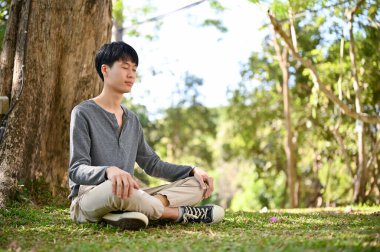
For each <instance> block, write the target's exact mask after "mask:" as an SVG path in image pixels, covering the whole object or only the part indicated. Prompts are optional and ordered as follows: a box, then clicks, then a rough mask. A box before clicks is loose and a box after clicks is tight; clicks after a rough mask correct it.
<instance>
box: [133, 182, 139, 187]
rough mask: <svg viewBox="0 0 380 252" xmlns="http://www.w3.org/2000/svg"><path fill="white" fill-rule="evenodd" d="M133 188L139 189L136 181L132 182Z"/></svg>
mask: <svg viewBox="0 0 380 252" xmlns="http://www.w3.org/2000/svg"><path fill="white" fill-rule="evenodd" d="M133 188H135V189H140V185H139V183H137V181H134V184H133Z"/></svg>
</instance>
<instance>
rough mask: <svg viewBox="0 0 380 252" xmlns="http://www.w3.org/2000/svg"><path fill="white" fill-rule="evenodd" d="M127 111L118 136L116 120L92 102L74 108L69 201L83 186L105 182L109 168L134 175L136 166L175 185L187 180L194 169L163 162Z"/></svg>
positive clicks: (88, 101)
mask: <svg viewBox="0 0 380 252" xmlns="http://www.w3.org/2000/svg"><path fill="white" fill-rule="evenodd" d="M121 107H122V109H123V110H124V114H123V126H122V128H121V132H120V133H119V126H118V123H117V120H116V116H115V114H113V113H110V112H108V111H106V110H104V109H103V108H102V107H100V106H99V105H98V104H96V103H95V101H93V100H86V101H83V102H82V103H80V104H79V105H77V106H76V107H74V109H73V110H72V112H71V122H70V164H69V186H70V189H71V193H70V196H69V198H72V197H75V196H77V195H78V190H79V186H80V185H98V184H100V183H102V182H104V181H105V180H106V174H105V171H106V168H107V167H109V166H116V167H119V168H120V169H123V170H124V171H127V172H129V173H130V174H132V175H133V173H134V165H135V162H137V164H138V165H139V166H140V167H141V168H142V169H143V170H144V171H145V172H146V173H147V174H149V175H151V176H154V177H158V178H163V179H166V180H168V181H175V180H178V179H182V178H186V177H188V176H189V174H190V171H191V170H192V167H191V166H185V165H174V164H170V163H166V162H163V161H161V159H160V157H159V156H158V155H157V154H156V153H155V152H154V151H153V150H152V148H151V147H150V146H149V145H148V144H147V142H146V141H145V139H144V133H143V129H142V127H141V124H140V122H139V120H138V118H137V116H136V115H135V114H134V113H133V112H131V111H130V110H128V109H127V108H126V107H124V106H121Z"/></svg>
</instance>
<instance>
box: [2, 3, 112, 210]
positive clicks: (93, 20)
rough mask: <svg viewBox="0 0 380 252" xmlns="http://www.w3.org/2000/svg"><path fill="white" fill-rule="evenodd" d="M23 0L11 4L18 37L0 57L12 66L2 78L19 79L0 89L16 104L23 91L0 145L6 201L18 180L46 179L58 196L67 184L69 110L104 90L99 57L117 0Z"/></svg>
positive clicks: (11, 34)
mask: <svg viewBox="0 0 380 252" xmlns="http://www.w3.org/2000/svg"><path fill="white" fill-rule="evenodd" d="M17 4H21V8H11V12H10V20H13V19H14V18H16V17H18V20H17V22H14V23H9V24H10V25H12V27H8V28H7V31H6V34H5V41H4V44H5V43H7V42H8V43H10V42H12V41H17V44H16V46H15V47H14V46H13V47H12V46H7V47H4V53H5V54H7V55H14V57H8V58H6V57H5V58H4V62H3V57H1V61H2V63H4V64H5V65H6V66H13V72H12V71H9V70H7V71H1V74H2V76H1V78H2V79H4V80H12V79H13V80H12V81H11V83H4V82H2V83H1V87H0V91H1V92H2V93H1V95H7V96H9V97H11V103H12V104H13V103H14V102H15V99H16V98H17V96H18V94H19V93H20V90H22V89H23V92H22V94H21V95H20V97H19V102H18V103H17V104H16V106H15V109H14V110H13V111H12V113H11V114H10V115H9V118H8V121H7V128H6V130H5V134H4V138H3V141H2V143H1V145H0V207H3V206H5V203H6V202H7V200H8V199H9V197H10V196H11V195H12V193H13V192H14V191H15V189H16V188H17V184H18V181H19V180H20V179H22V180H24V181H28V180H34V179H43V180H45V181H47V182H48V183H49V184H50V188H51V190H52V193H53V195H54V194H55V193H56V190H57V188H59V187H60V186H66V183H67V167H68V157H69V123H70V112H71V110H72V108H73V107H74V106H75V105H76V104H78V103H79V102H80V101H81V100H83V99H87V98H89V97H92V96H95V95H96V94H98V93H99V92H100V90H101V88H102V83H101V81H100V79H99V78H98V77H97V73H96V70H95V68H94V58H95V53H96V51H97V49H98V48H99V47H100V46H101V45H102V44H103V43H105V42H108V41H109V40H110V38H111V27H112V20H111V15H112V3H111V0H102V1H93V0H68V1H31V0H26V1H20V0H14V1H12V5H15V6H16V5H17ZM13 25H15V26H14V27H13ZM15 30H16V31H18V32H17V34H16V33H15V32H14V31H15ZM14 36H16V37H14ZM5 50H6V51H5ZM12 50H14V51H12ZM2 56H3V52H2ZM7 69H8V68H7ZM11 69H12V67H11ZM9 75H11V76H9ZM7 85H9V86H11V89H10V90H9V88H7V87H8V86H7Z"/></svg>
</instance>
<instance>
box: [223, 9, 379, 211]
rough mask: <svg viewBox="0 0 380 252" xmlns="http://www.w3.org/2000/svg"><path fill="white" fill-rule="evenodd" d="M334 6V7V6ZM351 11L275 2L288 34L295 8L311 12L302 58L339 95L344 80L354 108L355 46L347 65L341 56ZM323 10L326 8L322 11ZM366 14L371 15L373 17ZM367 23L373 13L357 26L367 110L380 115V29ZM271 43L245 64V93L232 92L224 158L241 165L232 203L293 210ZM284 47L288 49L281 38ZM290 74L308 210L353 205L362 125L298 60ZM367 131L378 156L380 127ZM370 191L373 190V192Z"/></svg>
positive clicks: (299, 24) (300, 27)
mask: <svg viewBox="0 0 380 252" xmlns="http://www.w3.org/2000/svg"><path fill="white" fill-rule="evenodd" d="M335 4H336V5H335ZM327 5H329V6H334V7H328V8H327V7H326V6H327ZM373 6H376V9H378V8H379V6H378V3H377V4H376V3H374V2H370V3H368V4H367V6H365V7H364V8H367V9H369V10H371V11H369V13H373V12H374V11H373V9H375V8H373V9H371V7H373ZM343 7H344V6H342V4H341V3H327V2H317V1H306V2H299V1H292V2H288V1H273V2H272V5H271V9H272V11H274V13H275V14H276V17H277V18H278V19H282V20H283V23H282V25H283V26H284V29H285V30H286V31H288V26H289V23H288V20H287V19H288V17H289V16H288V15H289V9H290V8H292V11H293V13H294V14H297V13H305V15H300V17H301V18H296V19H295V29H296V34H297V42H298V50H299V52H300V54H301V55H302V56H304V57H306V58H308V59H310V60H312V62H313V63H314V64H315V65H316V66H317V69H318V72H319V73H320V76H321V78H322V80H323V81H324V82H325V83H327V84H328V87H330V88H331V89H332V90H333V92H334V93H335V94H336V95H337V96H338V95H339V89H338V79H339V78H340V77H341V83H342V93H343V97H342V100H343V102H345V103H346V104H350V106H351V107H352V106H354V97H355V93H354V90H353V88H352V81H353V80H352V75H351V71H352V66H351V63H350V56H349V42H348V41H346V42H345V44H344V57H343V59H342V63H340V59H339V51H340V38H341V36H342V34H341V33H342V31H341V29H339V27H340V26H341V24H342V20H340V19H341V18H345V16H344V15H343V14H342V13H344V11H345V8H343ZM318 9H321V11H320V12H318V11H315V10H318ZM311 10H312V11H311ZM360 13H362V14H360V15H365V12H360ZM372 15H373V14H372ZM302 17H305V18H302ZM331 17H333V18H331ZM366 20H367V18H366V17H365V16H359V18H357V21H356V22H357V23H356V24H355V25H356V26H355V28H359V30H357V32H356V33H355V41H356V50H357V58H358V67H359V69H360V70H359V71H360V74H359V78H360V81H361V83H362V87H361V88H362V93H361V95H362V103H363V104H365V106H364V110H365V111H366V112H367V113H369V114H379V106H378V104H379V90H380V88H379V85H378V82H377V81H376V80H378V79H379V78H380V76H379V74H380V72H379V71H378V69H379V64H380V63H379V62H380V59H379V57H380V54H379V51H378V48H379V41H380V38H379V32H378V29H376V28H375V27H374V26H372V25H370V24H369V23H368V22H366ZM343 21H344V20H343ZM332 23H333V24H334V25H331V24H332ZM336 27H338V28H336ZM271 40H272V37H270V36H267V37H266V39H265V41H263V50H262V52H260V53H253V54H252V55H251V56H250V58H249V60H248V62H247V64H246V65H245V66H243V69H242V82H241V84H240V86H239V88H237V89H236V90H233V91H231V93H230V100H229V105H228V107H227V108H226V114H227V115H228V116H226V117H223V118H224V119H225V121H224V123H223V125H224V126H223V127H222V129H223V132H224V136H223V139H222V140H221V141H222V143H223V144H222V155H221V156H222V158H223V159H224V160H225V161H226V162H229V163H230V164H231V165H232V164H233V162H235V160H238V165H237V166H236V168H235V169H237V170H238V175H237V177H236V178H237V181H238V182H237V185H236V186H235V188H233V190H234V192H235V194H234V195H235V196H234V197H233V199H232V201H231V205H230V206H231V208H232V209H235V210H237V209H245V210H246V209H259V208H261V207H264V206H267V207H286V206H287V198H286V194H287V184H286V179H285V178H286V173H287V171H286V157H285V153H284V149H283V141H284V133H285V131H284V130H285V127H284V124H283V122H282V120H283V105H282V95H281V92H282V87H281V83H282V75H281V71H280V68H279V64H278V61H277V57H276V54H275V52H274V48H273V45H272V41H271ZM279 43H280V45H282V44H281V41H279ZM289 74H290V97H291V103H292V108H291V111H292V113H291V120H292V125H293V131H294V140H293V141H294V142H295V144H296V146H297V148H296V155H297V158H296V159H297V164H298V167H297V177H298V178H297V180H298V184H299V197H300V206H301V207H310V206H315V205H317V204H323V205H326V206H329V205H339V204H346V203H348V202H350V201H351V195H352V193H353V189H352V188H353V186H352V183H353V180H354V177H353V175H351V171H350V169H351V170H352V171H353V173H354V174H355V172H356V170H357V168H356V155H357V145H356V141H357V140H356V126H355V121H354V120H352V119H351V118H349V117H347V116H344V115H342V113H341V112H340V111H339V109H337V108H336V106H335V105H334V104H332V103H331V102H330V101H329V100H328V99H327V97H326V96H324V95H323V94H322V93H321V92H320V91H319V89H318V87H316V86H314V85H313V82H312V80H311V77H310V73H309V71H308V70H305V68H304V67H303V66H302V65H300V64H299V63H298V62H296V61H294V59H292V58H291V57H289ZM252 83H255V86H252ZM335 128H336V129H337V131H338V134H339V135H340V137H341V138H342V139H343V142H344V150H342V148H341V147H342V146H340V145H339V144H338V142H337V138H336V136H335V135H334V132H333V130H334V129H335ZM365 133H366V140H365V141H366V143H365V144H366V149H367V155H368V158H370V157H371V150H372V149H373V148H374V147H373V146H374V144H375V142H376V139H377V137H376V134H378V129H377V128H376V127H373V126H365ZM343 152H346V155H344V153H343ZM374 158H375V159H376V160H377V161H376V162H375V164H374V166H373V167H372V168H371V169H370V172H369V174H372V175H370V176H371V180H372V181H373V183H372V184H371V187H372V189H371V190H372V195H369V197H368V198H367V200H368V202H369V203H375V202H378V200H376V197H378V195H379V192H378V190H379V181H378V179H376V174H378V173H376V170H377V171H378V170H379V161H378V159H379V156H378V154H377V155H376V156H375V157H374ZM220 172H222V171H220ZM376 181H377V182H376ZM376 185H377V186H376ZM376 188H377V189H376ZM369 189H370V188H369V185H368V188H367V190H369ZM376 195H377V196H376ZM318 202H319V203H318Z"/></svg>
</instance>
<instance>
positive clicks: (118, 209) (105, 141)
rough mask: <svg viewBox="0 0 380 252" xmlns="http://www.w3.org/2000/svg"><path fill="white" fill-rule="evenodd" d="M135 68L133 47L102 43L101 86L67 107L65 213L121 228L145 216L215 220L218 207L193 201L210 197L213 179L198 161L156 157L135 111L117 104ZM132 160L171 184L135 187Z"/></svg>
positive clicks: (139, 223)
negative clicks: (68, 200) (178, 162)
mask: <svg viewBox="0 0 380 252" xmlns="http://www.w3.org/2000/svg"><path fill="white" fill-rule="evenodd" d="M137 66H138V55H137V53H136V51H135V50H134V49H133V48H132V47H131V46H129V45H128V44H126V43H124V42H113V43H109V44H105V45H103V46H102V47H101V48H100V49H99V51H98V52H97V54H96V58H95V67H96V70H97V72H98V74H99V76H100V78H101V79H102V81H103V82H104V86H103V90H102V92H101V94H100V95H98V96H96V97H94V98H93V99H90V100H86V101H83V102H82V103H80V104H79V105H77V106H76V107H74V109H73V111H72V113H71V123H70V164H69V184H70V189H71V193H70V196H69V197H70V198H71V199H72V203H71V207H70V211H71V218H72V219H73V220H74V221H76V222H79V223H81V222H98V221H102V220H103V221H105V222H107V223H109V224H112V225H115V226H119V227H122V228H124V229H140V228H143V227H146V226H147V225H148V220H149V219H150V220H157V219H168V220H173V221H176V222H180V223H187V222H190V223H192V222H202V223H216V222H219V221H221V220H222V219H223V218H224V210H223V208H221V207H220V206H217V205H206V206H198V207H195V205H196V204H197V203H199V202H200V201H201V200H202V199H203V198H208V197H209V196H210V195H211V193H212V191H213V179H212V178H211V177H210V176H209V175H208V174H207V173H206V172H205V171H203V170H202V169H200V168H198V167H191V166H185V165H174V164H170V163H166V162H163V161H162V160H160V158H159V157H158V155H157V154H156V153H155V152H154V151H153V150H152V149H151V147H150V146H149V145H148V144H147V143H146V141H145V139H144V134H143V129H142V127H141V124H140V122H139V120H138V118H137V117H136V115H135V114H134V113H133V112H131V111H130V110H128V109H127V108H126V107H125V106H123V105H121V101H122V99H123V95H124V94H125V93H128V92H130V91H131V89H132V87H133V84H134V82H135V79H136V69H137ZM135 162H137V164H138V165H139V166H140V167H141V168H142V169H143V170H144V171H145V172H146V173H147V174H149V175H151V176H154V177H159V178H163V179H166V180H168V181H171V182H173V183H171V184H168V185H163V186H159V187H154V188H139V185H138V183H137V181H136V179H135V178H134V177H133V172H134V170H133V168H134V164H135Z"/></svg>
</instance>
